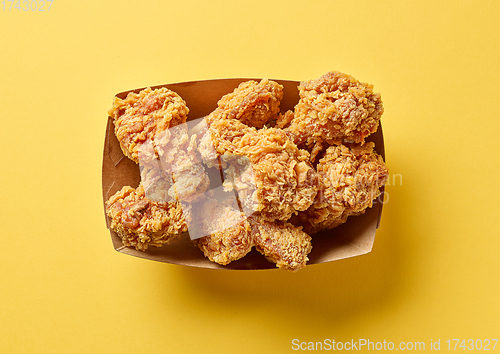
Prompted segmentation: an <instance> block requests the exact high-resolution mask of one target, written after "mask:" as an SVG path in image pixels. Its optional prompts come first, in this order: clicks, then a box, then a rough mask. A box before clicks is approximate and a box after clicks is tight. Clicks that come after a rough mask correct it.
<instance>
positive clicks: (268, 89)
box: [207, 79, 283, 128]
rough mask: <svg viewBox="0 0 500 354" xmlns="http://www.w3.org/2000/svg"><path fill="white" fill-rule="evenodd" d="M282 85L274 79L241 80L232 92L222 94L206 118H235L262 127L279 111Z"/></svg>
mask: <svg viewBox="0 0 500 354" xmlns="http://www.w3.org/2000/svg"><path fill="white" fill-rule="evenodd" d="M282 98H283V86H281V85H280V84H278V83H277V82H275V81H271V80H268V79H262V80H261V81H260V82H259V83H257V82H256V81H245V82H242V83H241V84H240V85H239V86H238V87H237V88H236V89H235V90H234V91H233V92H231V93H229V94H227V95H225V96H223V97H222V98H221V99H220V100H219V102H218V103H217V105H218V107H217V109H216V110H215V111H214V112H212V114H211V116H209V117H208V118H207V119H208V121H209V122H211V121H212V119H213V117H217V118H218V119H220V118H222V119H237V120H239V121H241V122H242V123H244V124H246V125H248V126H250V127H256V128H262V127H263V126H264V125H265V124H266V123H267V122H268V121H269V120H271V119H273V118H275V117H276V116H277V115H278V113H279V112H280V108H279V105H280V102H281V99H282Z"/></svg>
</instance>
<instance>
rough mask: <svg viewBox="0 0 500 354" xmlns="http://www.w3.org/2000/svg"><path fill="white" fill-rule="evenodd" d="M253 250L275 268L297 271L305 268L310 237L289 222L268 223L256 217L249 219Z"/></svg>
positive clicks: (309, 247) (310, 245) (309, 250)
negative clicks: (274, 265) (253, 243)
mask: <svg viewBox="0 0 500 354" xmlns="http://www.w3.org/2000/svg"><path fill="white" fill-rule="evenodd" d="M249 220H250V222H251V225H252V231H253V234H254V242H255V248H256V249H257V250H258V251H259V252H260V253H262V254H263V255H264V256H265V257H266V258H267V259H268V260H269V261H271V262H274V263H276V267H278V268H281V269H287V270H292V271H297V270H299V269H301V268H303V267H305V266H306V263H307V261H308V260H309V258H308V257H307V255H308V254H309V253H310V252H311V249H312V244H311V236H309V235H308V234H307V233H305V232H304V231H302V228H301V227H296V226H294V225H292V224H290V223H289V222H286V221H285V222H280V221H276V222H270V221H267V220H263V219H261V218H259V217H258V216H254V217H252V218H250V219H249Z"/></svg>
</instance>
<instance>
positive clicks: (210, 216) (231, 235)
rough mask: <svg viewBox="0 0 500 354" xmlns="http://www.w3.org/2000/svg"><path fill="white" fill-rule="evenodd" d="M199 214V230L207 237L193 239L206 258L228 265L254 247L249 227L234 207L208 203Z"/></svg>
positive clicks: (214, 201)
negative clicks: (200, 224) (200, 228)
mask: <svg viewBox="0 0 500 354" xmlns="http://www.w3.org/2000/svg"><path fill="white" fill-rule="evenodd" d="M201 209H202V210H198V211H199V219H200V220H201V223H202V226H201V227H202V230H203V231H204V234H206V235H207V236H204V237H201V238H198V239H196V240H195V244H196V245H197V246H198V248H199V249H200V250H202V251H203V254H204V255H205V257H207V258H208V259H210V260H211V261H212V262H215V263H218V264H222V265H227V264H229V263H231V262H232V261H236V260H238V259H240V258H242V257H244V256H245V255H246V254H247V253H248V252H250V251H251V249H252V247H253V236H252V233H251V229H250V224H249V222H248V220H247V219H246V217H245V215H244V214H243V213H242V212H241V211H240V210H239V209H238V206H237V205H236V206H235V205H228V204H227V203H226V204H223V203H219V202H218V201H217V200H215V199H211V200H208V201H207V202H206V203H204V204H203V207H202V208H201Z"/></svg>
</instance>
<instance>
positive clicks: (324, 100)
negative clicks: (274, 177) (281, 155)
mask: <svg viewBox="0 0 500 354" xmlns="http://www.w3.org/2000/svg"><path fill="white" fill-rule="evenodd" d="M298 89H299V96H300V100H299V102H298V103H297V105H296V106H295V111H294V118H293V120H292V121H291V123H290V125H289V126H288V127H287V128H286V131H287V132H288V134H289V135H290V136H291V137H292V139H293V141H294V142H295V143H296V144H297V145H298V146H299V147H301V148H307V149H308V150H309V151H311V159H312V160H314V159H315V157H316V155H317V154H318V153H319V151H320V150H321V149H320V145H321V144H322V142H323V141H326V142H328V143H329V144H330V145H331V144H333V143H335V144H340V143H342V142H343V141H345V142H354V143H363V142H364V139H365V137H366V136H368V135H369V134H371V133H374V132H375V131H376V130H377V128H378V125H379V121H380V117H381V115H382V113H383V112H384V108H383V105H382V100H381V98H380V94H379V93H374V92H373V85H370V84H366V83H361V82H359V81H358V80H356V79H355V78H354V77H352V76H350V75H346V74H343V73H340V72H336V71H332V72H329V73H327V74H325V75H323V76H321V77H320V78H318V79H315V80H310V81H303V82H301V83H300V84H299V87H298ZM315 146H316V149H315V148H314V147H315ZM313 150H314V153H313V152H312V151H313Z"/></svg>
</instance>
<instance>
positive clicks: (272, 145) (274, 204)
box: [202, 119, 318, 220]
mask: <svg viewBox="0 0 500 354" xmlns="http://www.w3.org/2000/svg"><path fill="white" fill-rule="evenodd" d="M203 140H204V141H205V143H204V144H205V145H210V146H212V147H213V150H214V151H215V153H216V155H217V156H220V157H221V159H222V160H223V162H224V158H223V157H224V156H227V155H230V156H233V157H232V161H233V164H232V165H231V166H230V167H229V168H228V169H227V177H228V178H229V180H230V181H231V183H232V184H233V185H234V186H235V187H236V192H237V193H238V197H239V198H240V201H241V203H242V204H243V205H244V207H245V211H250V213H254V212H257V213H259V214H260V215H261V216H262V217H264V218H266V219H267V220H287V219H289V218H290V217H291V216H292V215H293V214H294V213H296V212H297V211H299V210H306V209H307V208H308V207H309V206H310V205H311V204H312V202H313V200H314V197H315V195H316V193H317V191H318V185H317V178H315V175H316V173H315V171H314V169H313V168H312V167H311V165H310V164H309V162H308V159H309V154H308V153H307V151H305V150H301V149H298V148H297V146H296V145H295V144H294V143H293V142H292V141H290V139H289V138H288V136H287V135H286V133H285V132H283V131H282V130H280V129H276V128H263V129H259V130H257V129H255V128H251V127H248V126H246V125H245V124H243V123H241V122H240V121H237V120H235V119H218V120H214V121H213V122H212V124H211V125H210V127H209V129H208V131H207V136H206V137H205V138H203ZM202 145H203V144H202ZM207 150H208V149H207ZM234 156H241V157H242V158H240V160H239V161H242V162H238V159H237V158H236V159H235V158H234ZM210 157H212V156H210ZM242 171H245V173H242ZM225 186H226V187H228V190H230V189H231V187H229V184H225Z"/></svg>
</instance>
